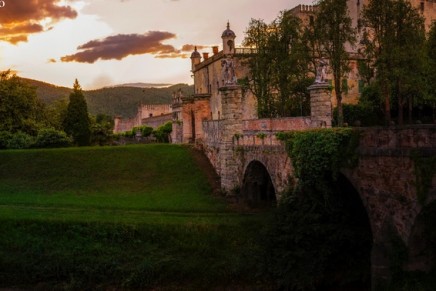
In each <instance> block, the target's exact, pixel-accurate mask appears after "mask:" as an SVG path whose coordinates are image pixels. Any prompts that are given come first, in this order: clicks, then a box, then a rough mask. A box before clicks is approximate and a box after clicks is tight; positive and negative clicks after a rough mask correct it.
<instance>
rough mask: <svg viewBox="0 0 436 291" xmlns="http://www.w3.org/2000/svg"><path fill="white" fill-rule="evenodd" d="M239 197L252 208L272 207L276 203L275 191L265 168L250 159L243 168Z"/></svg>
mask: <svg viewBox="0 0 436 291" xmlns="http://www.w3.org/2000/svg"><path fill="white" fill-rule="evenodd" d="M241 198H242V199H243V201H244V202H245V203H247V204H248V206H250V207H253V208H265V207H272V206H275V205H276V204H277V198H276V191H275V188H274V185H273V182H272V180H271V176H270V174H269V173H268V170H267V168H266V167H265V166H264V165H263V164H262V163H261V162H259V161H252V162H250V164H248V166H247V169H246V170H245V175H244V180H243V183H242V188H241Z"/></svg>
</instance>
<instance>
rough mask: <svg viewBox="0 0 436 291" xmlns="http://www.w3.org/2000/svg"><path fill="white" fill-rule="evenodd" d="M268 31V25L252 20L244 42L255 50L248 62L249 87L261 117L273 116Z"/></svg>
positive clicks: (258, 20) (261, 21)
mask: <svg viewBox="0 0 436 291" xmlns="http://www.w3.org/2000/svg"><path fill="white" fill-rule="evenodd" d="M268 29H269V28H268V25H267V24H266V23H265V22H264V21H263V20H260V19H251V21H250V24H249V26H248V29H247V31H246V32H245V38H244V41H243V45H244V46H248V47H251V48H254V49H255V54H252V55H251V56H250V57H249V58H248V61H247V63H248V66H249V67H250V76H249V77H248V80H247V85H248V86H249V88H250V90H251V91H252V92H253V94H254V95H255V96H256V98H257V112H258V116H259V117H267V116H270V115H271V114H273V112H272V111H273V109H272V104H271V103H272V93H271V86H270V84H271V75H272V74H271V69H272V68H271V64H270V58H269V53H270V50H269V48H268Z"/></svg>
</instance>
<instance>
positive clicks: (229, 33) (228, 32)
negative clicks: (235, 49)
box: [221, 22, 236, 37]
mask: <svg viewBox="0 0 436 291" xmlns="http://www.w3.org/2000/svg"><path fill="white" fill-rule="evenodd" d="M221 37H236V34H235V33H234V32H233V30H231V29H230V23H229V22H227V29H226V30H224V31H223V34H222V35H221Z"/></svg>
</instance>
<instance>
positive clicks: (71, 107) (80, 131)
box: [63, 79, 91, 146]
mask: <svg viewBox="0 0 436 291" xmlns="http://www.w3.org/2000/svg"><path fill="white" fill-rule="evenodd" d="M63 126H64V131H65V132H66V133H67V134H68V135H70V136H72V138H73V140H74V142H75V143H76V144H77V145H78V146H86V145H89V144H90V138H91V130H90V120H89V115H88V107H87V105H86V100H85V97H84V96H83V92H82V88H81V87H80V85H79V82H78V81H77V79H76V81H75V82H74V86H73V92H72V93H71V94H70V101H69V103H68V109H67V114H66V116H65V119H64V122H63Z"/></svg>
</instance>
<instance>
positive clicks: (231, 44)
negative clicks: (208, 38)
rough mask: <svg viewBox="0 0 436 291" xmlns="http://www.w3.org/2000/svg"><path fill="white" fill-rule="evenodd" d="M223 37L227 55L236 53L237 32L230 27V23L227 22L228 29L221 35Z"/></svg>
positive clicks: (224, 50)
mask: <svg viewBox="0 0 436 291" xmlns="http://www.w3.org/2000/svg"><path fill="white" fill-rule="evenodd" d="M221 38H222V39H223V52H224V54H225V55H230V54H234V53H235V38H236V34H235V33H234V32H233V30H231V29H230V23H229V22H227V29H226V30H224V32H223V34H222V35H221Z"/></svg>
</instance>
